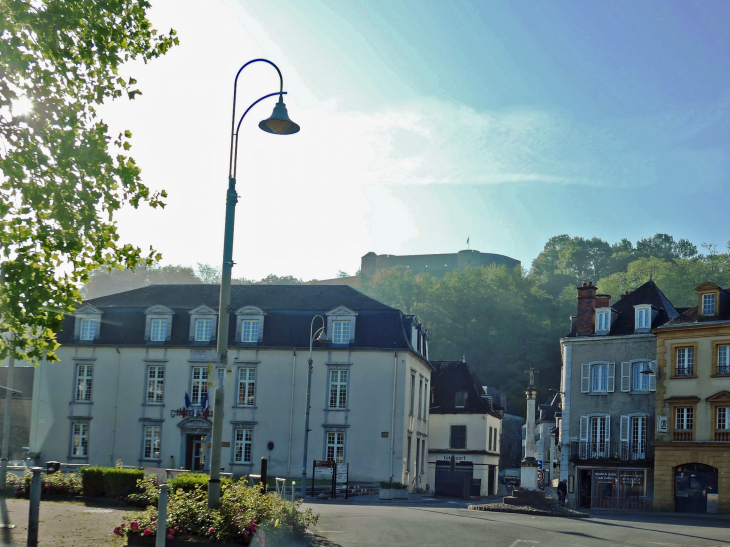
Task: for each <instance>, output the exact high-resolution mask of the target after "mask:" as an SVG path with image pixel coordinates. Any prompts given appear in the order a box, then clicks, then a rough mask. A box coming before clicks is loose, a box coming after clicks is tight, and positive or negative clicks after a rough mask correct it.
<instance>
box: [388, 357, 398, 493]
mask: <svg viewBox="0 0 730 547" xmlns="http://www.w3.org/2000/svg"><path fill="white" fill-rule="evenodd" d="M397 386H398V352H397V351H396V352H395V358H394V360H393V423H392V424H391V428H390V482H393V458H394V457H395V395H396V388H397Z"/></svg>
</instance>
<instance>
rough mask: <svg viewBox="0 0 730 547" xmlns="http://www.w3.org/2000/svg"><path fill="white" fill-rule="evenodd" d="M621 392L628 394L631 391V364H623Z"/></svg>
mask: <svg viewBox="0 0 730 547" xmlns="http://www.w3.org/2000/svg"><path fill="white" fill-rule="evenodd" d="M621 391H623V392H624V393H627V392H629V391H631V363H629V362H623V363H621Z"/></svg>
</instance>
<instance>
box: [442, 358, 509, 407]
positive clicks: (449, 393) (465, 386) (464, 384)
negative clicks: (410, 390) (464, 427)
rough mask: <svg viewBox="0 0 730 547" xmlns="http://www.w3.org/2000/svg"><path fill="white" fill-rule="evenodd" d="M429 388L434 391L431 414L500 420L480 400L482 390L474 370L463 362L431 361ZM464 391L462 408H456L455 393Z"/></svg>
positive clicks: (484, 400) (481, 399) (485, 402)
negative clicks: (432, 369) (472, 415)
mask: <svg viewBox="0 0 730 547" xmlns="http://www.w3.org/2000/svg"><path fill="white" fill-rule="evenodd" d="M431 364H432V365H433V367H434V369H435V370H434V372H432V373H431V387H432V388H433V390H434V393H433V403H432V404H431V407H430V410H429V412H430V413H431V414H491V415H492V416H495V417H497V418H501V416H500V415H499V413H498V412H497V411H496V410H493V409H492V407H491V406H490V405H489V402H488V401H487V400H486V399H484V398H482V394H483V393H484V390H483V389H482V383H481V382H480V381H479V378H477V375H476V373H475V372H474V369H473V368H472V367H471V366H470V365H469V364H468V363H465V362H463V361H431ZM459 391H466V394H467V396H466V404H465V406H464V408H457V407H456V406H455V405H456V393H457V392H459Z"/></svg>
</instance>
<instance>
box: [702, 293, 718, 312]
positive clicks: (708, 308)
mask: <svg viewBox="0 0 730 547" xmlns="http://www.w3.org/2000/svg"><path fill="white" fill-rule="evenodd" d="M702 315H715V293H709V294H703V295H702Z"/></svg>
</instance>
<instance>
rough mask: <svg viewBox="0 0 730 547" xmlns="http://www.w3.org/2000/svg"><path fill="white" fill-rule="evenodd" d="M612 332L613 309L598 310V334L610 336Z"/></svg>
mask: <svg viewBox="0 0 730 547" xmlns="http://www.w3.org/2000/svg"><path fill="white" fill-rule="evenodd" d="M609 330H611V308H597V309H596V334H608V331H609Z"/></svg>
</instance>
